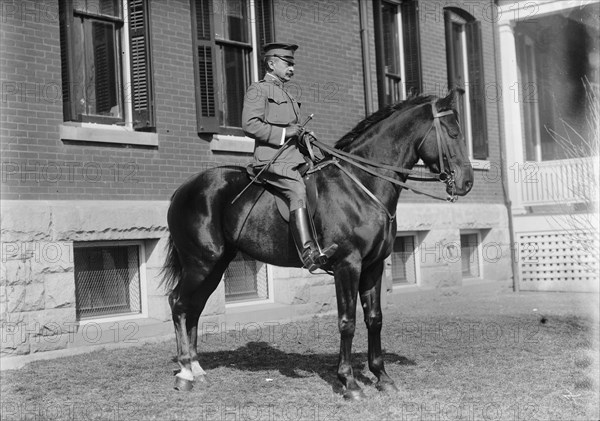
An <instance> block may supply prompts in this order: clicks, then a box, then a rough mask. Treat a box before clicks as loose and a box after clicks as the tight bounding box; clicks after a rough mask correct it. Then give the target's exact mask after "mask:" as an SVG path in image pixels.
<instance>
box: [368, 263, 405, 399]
mask: <svg viewBox="0 0 600 421" xmlns="http://www.w3.org/2000/svg"><path fill="white" fill-rule="evenodd" d="M382 273H383V261H381V262H378V263H376V264H375V265H373V266H371V267H369V268H367V269H365V270H363V271H362V273H361V279H360V285H359V288H360V301H361V304H362V307H363V311H364V315H365V323H366V325H367V330H368V332H369V357H368V358H369V370H371V372H372V373H373V374H374V375H375V376H376V377H377V384H376V387H377V389H379V390H382V391H395V390H398V389H397V387H396V385H395V384H394V381H393V380H392V379H391V378H390V376H388V374H387V373H386V372H385V368H384V363H383V355H382V351H381V327H382V321H383V316H382V313H381V276H382Z"/></svg>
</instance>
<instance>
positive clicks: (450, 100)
mask: <svg viewBox="0 0 600 421" xmlns="http://www.w3.org/2000/svg"><path fill="white" fill-rule="evenodd" d="M464 92H465V91H464V90H463V89H461V88H454V89H451V90H450V91H448V95H446V97H445V98H440V99H438V101H437V108H438V110H439V111H445V110H455V109H456V97H457V96H458V95H462V94H463V93H464Z"/></svg>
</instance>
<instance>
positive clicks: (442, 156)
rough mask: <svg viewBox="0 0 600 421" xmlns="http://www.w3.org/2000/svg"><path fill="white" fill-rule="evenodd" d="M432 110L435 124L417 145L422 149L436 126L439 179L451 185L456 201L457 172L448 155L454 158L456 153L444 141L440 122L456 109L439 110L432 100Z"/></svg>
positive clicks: (452, 195)
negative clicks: (451, 166)
mask: <svg viewBox="0 0 600 421" xmlns="http://www.w3.org/2000/svg"><path fill="white" fill-rule="evenodd" d="M431 112H432V114H433V124H432V125H431V127H429V130H427V133H425V136H423V139H421V143H419V146H418V147H417V151H419V150H420V149H421V146H423V143H425V140H426V139H427V136H429V133H431V130H433V128H434V127H435V135H436V139H437V148H438V158H439V160H440V162H439V164H440V173H439V174H438V180H439V181H442V182H444V183H445V184H446V185H447V186H448V187H450V189H452V194H451V197H453V198H454V200H452V202H455V201H456V179H455V173H454V170H452V169H451V168H450V162H448V157H450V158H453V157H454V155H453V154H452V153H451V152H450V149H449V148H448V143H446V142H442V124H441V123H440V118H441V117H444V116H447V115H454V111H452V110H446V111H441V112H439V111H438V110H437V109H436V108H435V102H432V103H431ZM446 163H447V164H448V168H449V171H447V172H446V171H445V169H446V165H445V164H446Z"/></svg>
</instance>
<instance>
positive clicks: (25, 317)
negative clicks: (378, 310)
mask: <svg viewBox="0 0 600 421" xmlns="http://www.w3.org/2000/svg"><path fill="white" fill-rule="evenodd" d="M167 208H168V202H155V201H152V202H149V201H130V202H125V201H5V202H3V203H2V221H1V225H2V272H1V278H0V323H1V332H0V333H1V338H2V339H1V343H0V345H1V347H0V354H1V355H2V356H13V355H23V354H29V353H36V352H44V351H50V350H58V349H63V348H69V347H79V346H85V345H87V344H98V343H105V342H106V341H126V340H127V338H128V337H131V334H132V332H133V330H135V329H138V330H139V329H146V330H147V332H146V334H147V335H152V331H153V329H154V331H156V334H157V335H159V334H163V335H164V334H166V333H167V332H170V331H171V328H170V326H169V325H170V323H169V322H170V319H171V314H170V309H169V306H168V303H167V299H166V297H165V294H164V291H163V290H162V288H161V287H160V281H161V276H160V270H161V268H162V265H163V262H164V259H165V245H166V240H167V236H168V231H167V227H166V212H167ZM397 215H398V232H399V233H411V234H412V235H415V237H416V240H417V244H416V245H417V248H418V250H419V252H418V253H417V255H416V258H417V270H418V272H419V275H418V280H419V281H418V284H417V287H419V288H421V287H422V288H438V287H447V286H458V285H461V283H462V273H461V261H460V233H461V230H477V231H478V232H479V233H480V238H481V243H482V244H481V247H482V252H483V253H482V254H483V259H482V264H481V268H482V277H484V278H485V279H487V280H505V279H508V278H510V277H511V265H510V244H509V241H508V238H509V237H508V226H507V217H506V210H505V208H504V206H501V205H468V204H419V205H418V206H417V205H414V204H400V205H399V206H398V212H397ZM86 241H94V242H98V241H139V242H141V244H143V246H144V251H145V261H144V262H142V263H143V266H142V269H143V274H142V276H144V277H145V297H144V299H145V301H144V302H145V306H144V307H145V308H143V312H142V314H140V315H137V316H135V317H134V318H129V319H128V318H123V319H122V320H121V319H120V320H109V321H107V322H105V323H103V322H101V320H97V322H98V323H86V322H79V321H78V320H77V317H76V307H75V278H74V259H73V246H74V243H75V242H86ZM390 266H391V265H390V261H389V259H388V262H387V266H386V270H385V273H384V280H383V291H384V293H383V294H382V300H383V305H384V306H385V305H386V302H387V299H386V296H387V294H386V292H387V293H391V292H392V291H397V289H395V288H393V287H392V283H391V279H390ZM269 278H270V279H269V281H270V282H271V283H272V288H271V291H272V296H271V297H270V298H269V302H270V303H271V305H272V306H274V308H275V307H276V308H277V309H278V312H277V314H286V315H287V316H286V317H289V318H294V317H309V316H312V315H317V314H324V313H331V312H335V311H336V309H337V307H336V298H335V285H334V282H333V278H332V277H331V276H329V275H327V274H319V275H310V274H309V272H308V271H306V270H304V269H295V268H280V267H271V269H270V276H269ZM268 305H269V303H263V304H262V307H264V306H268ZM239 306H240V304H237V305H236V313H239V312H240V308H239ZM282 306H284V307H283V308H289V310H285V311H282V310H281V309H282ZM262 307H261V311H262V312H263V313H264V311H265V310H264V308H262ZM245 308H246V310H243V311H246V312H247V316H244V320H248V321H249V322H250V321H252V320H253V319H252V317H253V316H252V315H253V308H254V313H255V314H258V313H257V308H258V307H256V306H255V305H251V304H248V306H247V307H245ZM359 312H360V310H359ZM227 313H228V306H226V303H225V288H224V285H223V284H221V285H219V287H218V288H217V290H216V291H215V292H214V293H213V294H212V296H211V297H210V299H209V302H208V304H207V306H206V309H205V311H204V313H203V316H202V317H203V319H202V320H203V321H210V322H211V323H217V324H219V325H220V324H221V323H222V322H223V321H224V320H225V316H226V315H227ZM267 314H268V310H267ZM236 317H239V314H238V316H236ZM261 317H263V318H264V314H263V315H262V316H261ZM274 317H276V316H274ZM360 317H362V316H360ZM95 322H96V321H95ZM128 335H129V336H128Z"/></svg>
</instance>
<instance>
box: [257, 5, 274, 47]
mask: <svg viewBox="0 0 600 421" xmlns="http://www.w3.org/2000/svg"><path fill="white" fill-rule="evenodd" d="M254 4H255V5H256V26H257V27H258V48H259V51H260V49H261V48H262V46H263V45H265V44H268V43H270V42H274V41H275V25H273V22H274V19H273V17H274V9H273V1H272V0H256V1H255V3H254Z"/></svg>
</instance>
